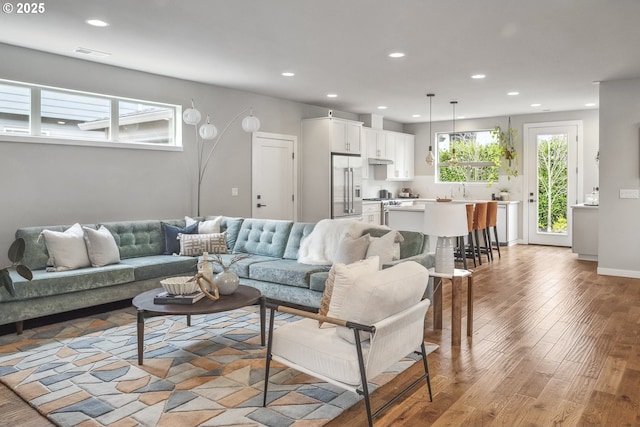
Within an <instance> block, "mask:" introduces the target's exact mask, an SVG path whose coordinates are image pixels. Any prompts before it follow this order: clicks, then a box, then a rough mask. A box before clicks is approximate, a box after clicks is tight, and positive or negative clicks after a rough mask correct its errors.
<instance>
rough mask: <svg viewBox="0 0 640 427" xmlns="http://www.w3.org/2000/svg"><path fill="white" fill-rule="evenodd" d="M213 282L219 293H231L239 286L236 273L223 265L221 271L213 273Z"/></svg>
mask: <svg viewBox="0 0 640 427" xmlns="http://www.w3.org/2000/svg"><path fill="white" fill-rule="evenodd" d="M213 283H215V284H216V286H217V287H218V292H220V295H231V294H232V293H234V292H235V291H236V289H238V286H240V279H239V278H238V275H237V274H236V273H234V272H233V271H230V270H229V268H228V267H225V268H224V270H223V271H221V272H220V273H218V274H216V275H215V277H214V278H213Z"/></svg>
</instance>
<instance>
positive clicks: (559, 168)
mask: <svg viewBox="0 0 640 427" xmlns="http://www.w3.org/2000/svg"><path fill="white" fill-rule="evenodd" d="M524 133H525V138H526V140H525V146H526V150H527V170H528V173H527V174H526V175H527V198H526V201H525V203H526V208H525V209H526V210H527V214H528V215H527V216H528V220H527V228H528V235H529V239H528V241H529V243H531V244H539V245H553V246H571V222H572V221H571V206H572V205H574V204H576V203H577V198H578V181H579V180H578V167H577V165H578V146H579V138H581V136H582V123H581V122H558V123H540V124H531V125H525V126H524Z"/></svg>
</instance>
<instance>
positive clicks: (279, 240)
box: [233, 218, 293, 258]
mask: <svg viewBox="0 0 640 427" xmlns="http://www.w3.org/2000/svg"><path fill="white" fill-rule="evenodd" d="M292 226H293V221H281V220H264V219H253V218H251V219H245V220H244V221H243V222H242V226H241V227H240V232H239V233H238V238H237V239H236V244H235V246H234V247H233V251H234V252H246V253H251V254H255V255H264V256H271V257H276V258H282V257H283V255H284V251H285V248H286V246H287V241H288V240H289V234H290V233H291V228H292Z"/></svg>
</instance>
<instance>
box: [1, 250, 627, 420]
mask: <svg viewBox="0 0 640 427" xmlns="http://www.w3.org/2000/svg"><path fill="white" fill-rule="evenodd" d="M463 288H465V293H464V298H466V286H463ZM474 292H475V304H474V334H473V337H470V338H468V337H466V335H465V334H466V330H465V325H466V321H465V320H466V319H463V339H462V345H461V346H460V347H452V346H451V331H450V329H449V328H450V325H451V311H450V310H451V309H450V307H451V299H450V297H451V289H450V286H448V282H447V281H445V284H444V292H443V295H444V304H443V305H444V310H445V311H444V314H443V319H444V329H443V330H442V331H434V330H433V328H432V325H433V322H432V311H431V309H430V310H429V313H428V317H427V322H426V325H427V328H426V334H425V339H426V341H429V342H433V343H436V344H439V345H440V349H439V350H438V351H436V352H435V353H432V354H431V355H429V367H430V370H431V377H432V386H433V391H434V396H433V402H429V399H428V394H427V391H426V386H419V387H417V388H415V389H414V390H412V392H411V393H409V394H408V395H407V396H406V397H405V398H404V399H403V400H401V401H400V402H398V403H397V404H395V405H394V406H392V407H391V408H390V409H388V410H387V412H385V413H384V414H382V415H381V416H380V417H378V418H377V419H376V420H375V425H376V427H382V426H412V427H413V426H416V427H419V426H430V425H437V426H441V425H442V426H444V425H447V426H551V425H553V426H622V425H640V415H639V414H640V280H638V279H625V278H619V277H609V276H598V275H597V274H596V263H592V262H587V261H577V260H576V256H575V254H572V253H571V251H570V250H569V249H567V248H551V247H543V246H514V247H510V248H504V249H502V259H500V260H498V259H497V257H496V260H495V261H494V262H493V263H491V264H487V263H485V264H483V265H482V266H481V267H478V268H476V269H475V270H474ZM463 310H466V304H463ZM463 316H465V317H466V311H463ZM419 370H420V364H416V365H414V367H412V368H411V369H409V370H408V371H407V372H405V373H403V374H402V375H400V376H398V377H397V378H396V379H395V380H394V381H392V382H391V383H390V384H388V385H386V386H385V387H382V388H381V389H380V390H377V391H376V392H375V393H374V396H373V405H374V408H376V407H378V406H379V405H380V404H381V402H384V401H385V400H386V399H388V397H389V395H392V394H393V393H394V392H396V391H397V390H398V389H400V388H401V387H402V386H403V385H404V384H406V383H408V382H410V379H411V377H412V376H413V375H415V374H416V372H419ZM0 421H2V424H3V425H14V426H50V425H52V424H50V423H49V422H48V421H47V420H46V419H44V418H42V417H41V416H40V415H38V414H37V413H36V412H35V411H34V410H32V409H31V408H30V407H29V406H28V405H27V404H26V403H24V402H22V401H21V400H20V398H18V397H16V396H15V395H14V394H13V393H12V392H11V391H9V390H7V389H6V388H5V387H4V386H0ZM360 425H361V426H364V425H366V417H365V415H364V408H363V405H362V404H358V405H355V406H354V407H352V408H350V409H348V410H347V411H345V413H343V414H342V415H340V416H339V417H338V418H336V419H335V420H333V421H331V422H330V423H329V424H328V426H329V427H336V426H360Z"/></svg>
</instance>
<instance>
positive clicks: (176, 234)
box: [161, 222, 199, 255]
mask: <svg viewBox="0 0 640 427" xmlns="http://www.w3.org/2000/svg"><path fill="white" fill-rule="evenodd" d="M161 224H162V233H163V234H164V251H163V252H162V254H163V255H172V254H176V255H177V254H179V253H180V235H181V234H198V224H199V223H197V222H196V223H193V224H191V225H187V226H185V227H176V226H175V225H171V224H167V223H165V222H162V223H161Z"/></svg>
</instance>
